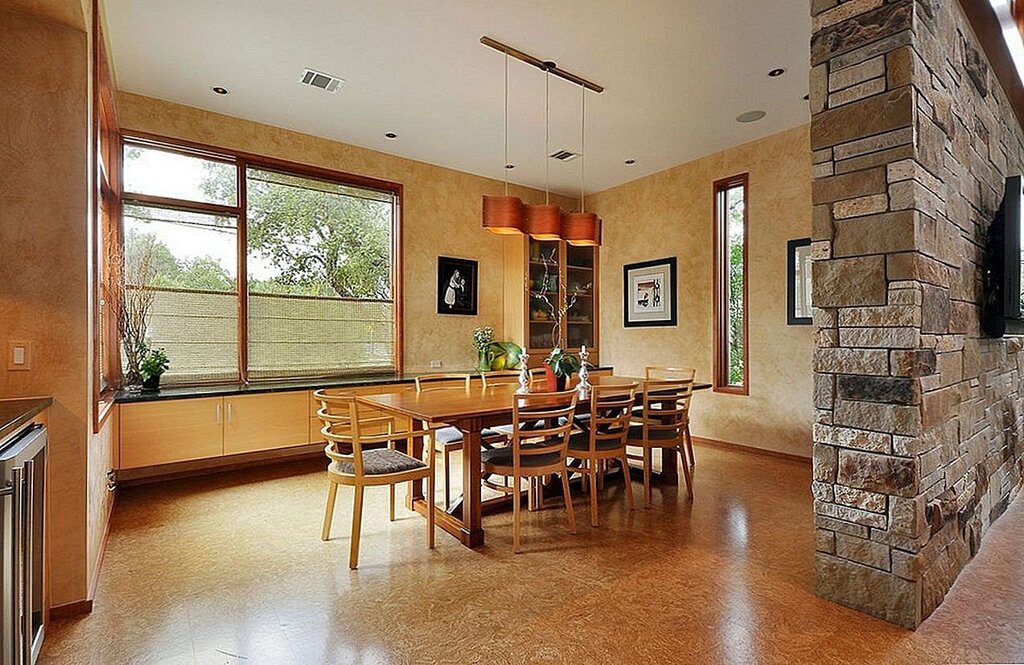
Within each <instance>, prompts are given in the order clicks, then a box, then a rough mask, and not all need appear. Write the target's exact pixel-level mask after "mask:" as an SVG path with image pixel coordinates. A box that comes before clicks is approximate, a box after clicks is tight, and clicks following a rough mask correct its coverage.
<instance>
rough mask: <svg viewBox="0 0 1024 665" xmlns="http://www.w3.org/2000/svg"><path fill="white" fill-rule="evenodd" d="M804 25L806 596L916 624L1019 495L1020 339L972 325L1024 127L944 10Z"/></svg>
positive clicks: (838, 9)
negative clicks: (809, 582)
mask: <svg viewBox="0 0 1024 665" xmlns="http://www.w3.org/2000/svg"><path fill="white" fill-rule="evenodd" d="M811 12H812V16H813V37H812V41H811V65H812V71H811V96H810V101H811V113H812V120H811V145H812V149H813V151H814V155H813V164H814V166H813V178H814V186H813V201H814V226H813V241H814V242H813V252H814V257H815V263H814V305H815V308H816V309H815V314H814V316H815V324H816V326H817V329H818V330H817V349H816V351H815V363H814V370H815V392H814V401H815V407H816V423H815V425H814V482H813V485H812V490H813V494H814V501H815V503H814V507H815V510H814V512H815V526H816V532H815V533H816V549H817V552H816V555H815V557H816V576H817V592H818V594H819V595H820V596H822V597H824V598H827V599H829V600H833V601H835V602H838V603H841V604H843V605H846V606H849V607H853V608H855V609H858V610H861V611H863V612H867V613H869V614H872V615H874V616H877V617H880V618H883V619H885V620H887V621H890V622H893V623H896V624H900V625H902V626H906V627H908V628H914V627H916V626H917V625H919V624H920V623H921V621H923V620H924V618H926V617H927V616H928V615H929V614H930V613H931V612H932V611H933V610H934V609H935V607H937V606H938V604H939V603H940V602H941V601H942V598H943V596H944V595H945V592H946V591H947V590H948V588H949V587H950V586H951V585H952V583H953V580H955V578H956V576H957V574H959V571H960V570H961V569H962V568H963V566H964V565H965V564H966V563H967V561H968V560H969V558H970V557H971V556H972V555H973V553H974V552H975V551H976V549H977V546H978V544H979V541H980V536H981V533H982V531H983V529H984V527H986V526H987V524H988V523H989V522H990V521H991V519H994V517H993V516H992V515H993V513H992V509H993V508H998V509H999V513H1001V512H1002V509H1005V505H1006V503H1007V502H1008V501H1009V500H1010V499H1011V498H1012V496H1013V495H1014V494H1015V493H1016V491H1017V489H1018V488H1019V486H1020V478H1021V466H1022V464H1021V454H1022V450H1021V446H1019V445H1018V443H1017V442H1018V441H1019V438H1020V430H1021V416H1020V414H1019V411H1020V409H1019V407H1014V408H1009V407H1008V406H1007V404H1009V403H1016V404H1019V400H1020V388H1019V384H1020V378H1019V372H1018V371H1017V363H1018V354H1017V353H1016V352H1017V350H1018V349H1019V348H1020V344H1019V342H1017V341H1016V340H1000V341H998V342H996V341H992V340H983V339H980V337H981V334H980V330H979V324H978V322H979V304H980V299H981V297H982V295H981V293H980V286H979V285H980V268H979V263H980V260H981V249H982V247H983V244H984V234H985V231H986V230H987V226H988V222H989V221H991V219H992V216H993V214H994V212H995V209H996V208H997V207H998V203H999V196H1001V191H1002V184H1001V179H1002V177H1003V175H1004V174H1005V173H1006V172H1007V170H1008V169H1009V170H1012V169H1014V168H1016V169H1017V171H1016V172H1020V168H1021V164H1022V163H1024V160H1021V154H1022V147H1021V132H1020V127H1019V125H1018V124H1017V123H1016V121H1015V119H1014V118H1013V116H1012V112H1011V111H1010V110H1009V109H1010V107H1009V105H1008V103H1007V101H1006V98H1005V96H1002V97H1000V95H1001V93H1002V91H1001V90H999V91H998V94H991V90H989V88H991V85H992V84H991V81H990V77H989V75H988V72H987V69H986V67H987V65H985V64H984V55H983V54H981V53H980V51H979V47H978V46H977V44H976V39H975V38H974V36H973V34H972V33H971V32H970V28H969V26H968V25H967V24H966V21H965V19H964V17H963V15H962V13H961V12H960V8H959V6H958V5H957V3H956V2H955V1H954V0H916V1H915V0H889V1H888V2H886V1H884V0H845V1H842V2H840V0H813V1H812V3H811ZM995 86H996V87H998V84H995ZM982 89H985V90H986V92H985V95H984V96H983V95H981V90H982ZM977 134H981V135H982V136H984V137H985V144H984V145H983V146H978V145H973V143H974V140H975V139H974V138H972V135H974V136H976V135H977ZM975 171H977V172H975ZM1021 355H1024V354H1021ZM993 483H996V484H997V485H998V487H995V488H994V487H992V485H993ZM983 507H984V510H982V508H983ZM995 516H998V515H995Z"/></svg>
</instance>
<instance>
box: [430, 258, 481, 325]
mask: <svg viewBox="0 0 1024 665" xmlns="http://www.w3.org/2000/svg"><path fill="white" fill-rule="evenodd" d="M476 280H477V262H476V261H472V260H470V259H453V258H451V257H449V256H439V257H437V313H438V314H462V315H465V316H476Z"/></svg>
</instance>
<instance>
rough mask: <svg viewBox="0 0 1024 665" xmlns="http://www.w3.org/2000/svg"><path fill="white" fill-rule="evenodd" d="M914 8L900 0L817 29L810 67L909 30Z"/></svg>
mask: <svg viewBox="0 0 1024 665" xmlns="http://www.w3.org/2000/svg"><path fill="white" fill-rule="evenodd" d="M862 1H863V0H851V1H850V2H847V3H843V4H842V5H840V6H839V7H838V8H836V9H833V10H831V11H835V12H838V11H840V10H841V9H842V8H843V7H845V6H847V5H850V6H851V7H854V6H857V5H859V4H860V2H862ZM868 1H869V2H870V1H871V0H868ZM912 5H913V3H912V2H909V1H908V0H899V1H898V2H892V3H890V4H887V5H883V6H881V7H879V8H878V9H876V10H874V11H868V12H867V13H861V14H857V15H855V16H850V17H849V18H847V19H846V20H843V21H842V22H840V23H838V24H834V25H829V26H823V27H822V28H821V29H818V30H815V33H814V35H813V36H812V37H811V64H812V65H818V64H821V63H822V62H825V61H826V60H829V59H830V58H834V57H836V56H837V55H840V54H843V53H846V52H848V51H853V50H855V49H857V48H859V47H862V46H865V45H867V44H871V43H872V42H877V41H879V40H881V39H882V38H883V37H889V36H894V35H896V34H897V33H900V32H903V31H905V30H910V28H911V27H912V22H913V10H912ZM827 13H828V12H826V13H825V14H822V15H821V16H825V15H826V14H827ZM886 50H888V49H886ZM883 52H884V51H883ZM863 59H864V58H862V60H863ZM858 62H859V61H858Z"/></svg>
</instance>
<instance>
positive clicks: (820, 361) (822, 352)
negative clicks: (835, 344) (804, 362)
mask: <svg viewBox="0 0 1024 665" xmlns="http://www.w3.org/2000/svg"><path fill="white" fill-rule="evenodd" d="M814 368H815V371H816V372H831V373H838V372H847V373H851V374H878V375H886V374H888V373H889V352H888V351H886V350H884V349H841V348H833V349H818V350H817V351H815V353H814Z"/></svg>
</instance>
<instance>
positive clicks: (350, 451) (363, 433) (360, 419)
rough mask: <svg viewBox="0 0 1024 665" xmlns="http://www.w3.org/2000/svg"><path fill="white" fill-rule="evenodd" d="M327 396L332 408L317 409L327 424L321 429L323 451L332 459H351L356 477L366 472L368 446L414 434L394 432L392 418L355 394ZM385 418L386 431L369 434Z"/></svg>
mask: <svg viewBox="0 0 1024 665" xmlns="http://www.w3.org/2000/svg"><path fill="white" fill-rule="evenodd" d="M328 397H329V398H330V400H329V401H328V403H329V404H330V405H331V406H330V411H329V410H328V408H326V407H321V408H320V410H319V411H317V416H319V417H320V420H321V421H322V422H323V423H324V426H323V428H321V430H320V434H322V435H323V437H324V439H325V440H326V441H327V445H326V446H325V447H324V453H325V454H326V455H327V457H328V458H330V459H331V460H332V461H335V462H351V463H352V465H353V467H354V468H355V475H356V476H362V475H364V474H363V450H364V449H365V448H367V447H372V448H377V447H380V446H381V445H390V444H391V443H392V442H395V441H408V440H409V438H410V437H411V436H412V433H411V432H395V431H394V429H393V427H392V425H393V419H392V418H390V417H381V416H380V415H379V413H378V412H377V411H376V410H375V409H372V408H371V407H369V406H366V405H364V404H362V403H360V402H359V400H358V399H357V398H356V396H355V395H353V394H348V395H330V396H328ZM318 399H319V398H318ZM345 408H347V413H342V410H343V409H345ZM384 421H386V422H387V423H388V427H387V433H385V434H370V433H369V431H370V429H371V427H373V426H374V425H378V424H380V423H381V422H384Z"/></svg>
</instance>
